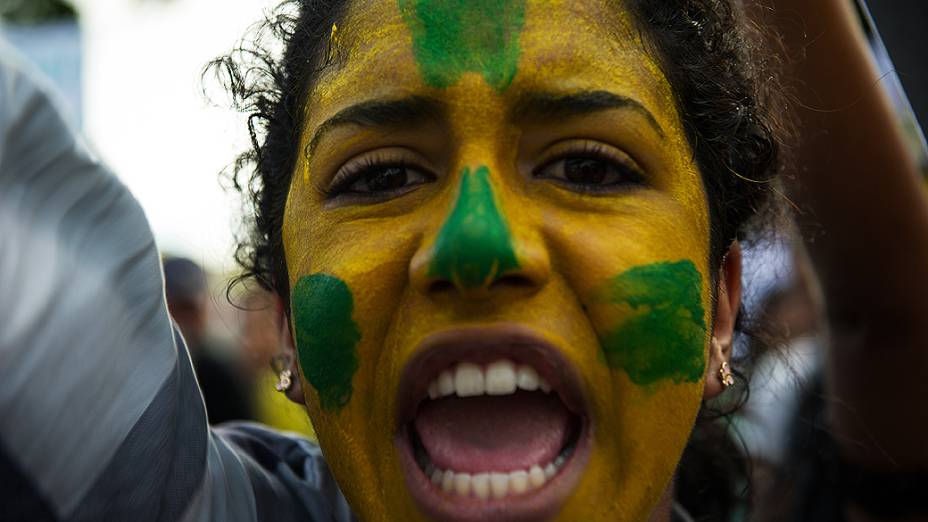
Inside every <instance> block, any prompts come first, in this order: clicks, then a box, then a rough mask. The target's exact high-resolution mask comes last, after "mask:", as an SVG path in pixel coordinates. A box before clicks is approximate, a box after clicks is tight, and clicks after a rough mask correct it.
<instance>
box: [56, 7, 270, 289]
mask: <svg viewBox="0 0 928 522" xmlns="http://www.w3.org/2000/svg"><path fill="white" fill-rule="evenodd" d="M74 3H75V4H76V5H77V6H78V7H79V9H80V12H81V24H82V36H83V44H84V70H83V75H84V77H83V81H84V107H83V113H84V129H85V131H86V133H87V135H88V137H89V139H90V141H91V143H92V144H93V146H94V147H95V148H96V149H97V152H98V153H99V154H100V156H101V157H102V158H103V160H104V161H105V162H106V163H107V164H108V165H109V166H110V167H111V168H112V169H113V170H114V171H115V172H116V173H117V174H118V175H119V176H120V177H121V178H122V179H123V181H124V182H125V183H126V184H127V185H128V186H129V188H130V189H131V190H132V192H133V193H134V194H135V196H136V197H137V198H138V199H139V200H140V201H141V203H142V206H143V207H144V208H145V212H146V213H147V215H148V219H149V221H151V224H152V227H153V228H154V231H155V236H156V238H157V240H158V243H159V245H160V247H161V249H162V250H163V251H166V252H170V253H175V254H182V255H186V256H188V257H190V258H192V259H194V260H195V261H198V262H200V263H202V264H204V265H206V266H209V267H210V268H212V269H213V270H217V271H226V270H230V269H233V268H234V265H233V263H232V256H231V252H232V231H233V227H235V226H237V225H236V223H237V222H238V217H237V216H238V215H239V210H238V209H239V203H238V199H237V198H236V197H234V196H233V195H230V194H226V193H225V192H224V191H223V190H222V189H221V188H220V186H219V181H218V173H219V172H220V171H221V170H222V169H223V168H225V167H226V166H227V165H228V164H230V163H231V162H232V160H233V159H234V157H235V154H236V153H237V152H238V151H240V150H242V149H243V148H244V147H245V146H246V145H247V135H246V134H245V131H244V125H243V121H244V120H243V119H242V118H241V117H240V116H239V115H238V114H237V113H235V112H234V111H232V110H230V109H228V108H224V107H215V106H211V105H210V104H209V103H208V102H207V101H206V100H205V98H204V97H203V95H202V89H201V88H202V86H201V81H200V73H201V70H202V68H203V66H204V65H205V64H206V63H207V62H208V61H209V60H210V59H212V58H214V57H216V56H218V55H220V54H222V53H224V52H227V51H229V50H230V49H231V48H232V47H233V45H234V44H235V43H236V42H237V41H238V39H239V38H241V37H242V36H243V35H244V34H245V31H246V29H247V28H248V27H249V26H250V25H251V24H252V23H254V22H256V21H258V20H259V19H260V18H261V16H262V13H263V12H264V10H265V9H267V8H268V7H270V6H273V5H275V4H276V2H275V1H274V0H248V1H229V0H75V2H74ZM217 101H218V102H220V103H221V102H223V101H224V98H223V97H221V96H217Z"/></svg>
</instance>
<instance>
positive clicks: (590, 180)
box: [534, 142, 645, 192]
mask: <svg viewBox="0 0 928 522" xmlns="http://www.w3.org/2000/svg"><path fill="white" fill-rule="evenodd" d="M549 156H553V159H550V160H548V161H547V162H545V163H544V165H542V166H541V167H540V168H538V169H536V170H535V172H534V177H536V178H541V179H549V180H552V181H554V182H556V183H560V184H563V185H566V186H567V187H568V188H571V189H574V190H578V191H582V192H615V191H619V190H623V189H626V188H628V187H629V186H632V185H642V184H644V180H645V178H644V175H643V174H642V172H641V169H640V168H639V167H638V166H637V164H635V162H634V160H632V159H631V158H630V157H629V156H628V155H627V154H625V153H624V152H622V151H620V150H619V149H616V148H614V147H610V146H607V145H605V144H601V143H597V142H579V143H576V142H575V143H572V144H567V145H565V146H559V147H557V150H556V151H554V153H553V154H549Z"/></svg>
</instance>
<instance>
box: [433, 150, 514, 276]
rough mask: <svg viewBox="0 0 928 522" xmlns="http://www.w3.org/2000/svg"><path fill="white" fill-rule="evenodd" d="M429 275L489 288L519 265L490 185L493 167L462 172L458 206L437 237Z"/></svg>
mask: <svg viewBox="0 0 928 522" xmlns="http://www.w3.org/2000/svg"><path fill="white" fill-rule="evenodd" d="M433 248H434V257H433V259H432V263H431V265H430V266H429V276H431V277H442V278H445V279H447V280H449V281H452V282H454V283H455V284H456V285H459V286H463V287H465V288H486V287H488V286H489V285H490V284H491V283H492V282H493V281H495V280H496V278H497V277H499V276H500V275H501V274H504V273H505V272H507V271H508V270H512V269H514V268H518V267H519V263H518V262H517V261H516V254H515V250H514V249H513V246H512V238H511V237H510V234H509V227H508V226H507V225H506V219H505V218H504V217H503V215H502V214H501V213H500V211H499V209H498V208H497V206H496V201H495V199H494V198H493V188H492V186H491V185H490V169H488V168H487V167H485V166H481V167H478V168H477V170H475V171H474V172H473V173H471V171H470V168H469V167H465V168H464V170H463V171H462V172H461V188H460V192H459V194H458V199H457V202H455V205H454V209H453V210H452V211H451V214H449V215H448V218H447V220H446V221H445V223H444V225H442V228H441V231H439V233H438V238H437V239H436V240H435V246H434V247H433Z"/></svg>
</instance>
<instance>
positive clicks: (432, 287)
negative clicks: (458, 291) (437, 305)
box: [429, 279, 454, 294]
mask: <svg viewBox="0 0 928 522" xmlns="http://www.w3.org/2000/svg"><path fill="white" fill-rule="evenodd" d="M451 290H454V283H452V282H451V281H448V280H447V279H438V280H436V281H432V283H431V284H429V293H433V294H441V293H445V292H449V291H451Z"/></svg>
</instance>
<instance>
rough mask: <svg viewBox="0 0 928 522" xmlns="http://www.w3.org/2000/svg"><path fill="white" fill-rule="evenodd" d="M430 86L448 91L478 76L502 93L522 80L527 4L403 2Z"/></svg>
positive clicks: (508, 0)
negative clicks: (521, 46) (521, 38)
mask: <svg viewBox="0 0 928 522" xmlns="http://www.w3.org/2000/svg"><path fill="white" fill-rule="evenodd" d="M399 6H400V11H401V12H402V14H403V19H404V20H405V21H406V24H407V25H408V26H409V29H410V31H411V32H412V36H413V50H414V52H415V55H416V61H417V62H418V63H419V70H420V71H421V73H422V77H423V79H424V80H425V82H426V83H427V84H429V85H431V86H433V87H437V88H439V89H443V88H446V87H449V86H451V85H453V84H454V83H455V82H457V81H458V78H460V77H461V75H462V74H464V73H465V72H476V73H480V74H482V75H483V78H484V80H485V81H486V82H487V84H489V85H490V86H492V87H493V88H494V89H496V90H497V91H503V90H505V89H506V87H509V84H510V83H512V79H513V78H514V77H515V75H516V70H517V68H518V64H519V33H520V32H521V31H522V25H523V23H524V17H525V0H399Z"/></svg>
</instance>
